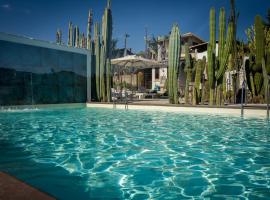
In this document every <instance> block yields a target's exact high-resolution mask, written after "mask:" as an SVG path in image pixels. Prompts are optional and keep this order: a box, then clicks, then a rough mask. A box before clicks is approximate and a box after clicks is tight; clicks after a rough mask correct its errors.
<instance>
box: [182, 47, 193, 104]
mask: <svg viewBox="0 0 270 200" xmlns="http://www.w3.org/2000/svg"><path fill="white" fill-rule="evenodd" d="M184 71H185V72H186V85H185V103H186V104H187V103H189V84H190V82H191V79H192V62H191V58H190V54H189V46H188V44H187V43H186V44H185V70H184Z"/></svg>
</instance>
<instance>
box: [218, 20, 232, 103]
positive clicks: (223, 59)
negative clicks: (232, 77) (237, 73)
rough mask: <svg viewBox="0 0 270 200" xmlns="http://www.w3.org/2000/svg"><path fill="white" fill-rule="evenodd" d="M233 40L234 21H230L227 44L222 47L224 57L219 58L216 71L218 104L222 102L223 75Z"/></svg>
mask: <svg viewBox="0 0 270 200" xmlns="http://www.w3.org/2000/svg"><path fill="white" fill-rule="evenodd" d="M232 42H233V23H232V22H229V25H228V31H227V36H226V44H225V47H223V48H222V57H220V59H221V60H219V69H218V71H217V73H216V80H217V102H216V103H217V105H221V102H222V96H223V94H222V83H223V76H224V73H225V71H226V68H227V64H228V60H229V56H230V53H231V49H232Z"/></svg>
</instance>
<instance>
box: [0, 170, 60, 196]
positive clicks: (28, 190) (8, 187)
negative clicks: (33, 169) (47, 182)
mask: <svg viewBox="0 0 270 200" xmlns="http://www.w3.org/2000/svg"><path fill="white" fill-rule="evenodd" d="M0 199H6V200H55V198H53V197H50V196H49V195H47V194H45V193H43V192H41V191H39V190H37V189H35V188H33V187H31V186H30V185H27V184H26V183H24V182H22V181H20V180H18V179H16V178H14V177H12V176H10V175H8V174H6V173H3V172H0Z"/></svg>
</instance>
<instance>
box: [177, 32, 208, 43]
mask: <svg viewBox="0 0 270 200" xmlns="http://www.w3.org/2000/svg"><path fill="white" fill-rule="evenodd" d="M181 37H182V38H183V37H194V38H196V39H198V40H200V41H201V42H202V43H204V42H205V41H204V40H203V39H201V38H200V37H199V36H197V35H195V34H194V33H191V32H188V33H184V34H182V35H181Z"/></svg>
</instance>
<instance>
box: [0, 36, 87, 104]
mask: <svg viewBox="0 0 270 200" xmlns="http://www.w3.org/2000/svg"><path fill="white" fill-rule="evenodd" d="M28 40H29V39H28ZM50 45H54V44H50ZM55 46H56V45H55ZM65 48H66V47H65ZM65 48H63V49H65ZM86 101H87V54H81V53H77V52H75V51H74V52H72V51H65V50H59V48H58V49H57V48H55V49H54V48H45V47H42V46H37V45H28V44H23V43H18V42H11V41H5V40H0V105H1V106H3V105H4V106H5V105H31V104H54V103H85V102H86Z"/></svg>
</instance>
